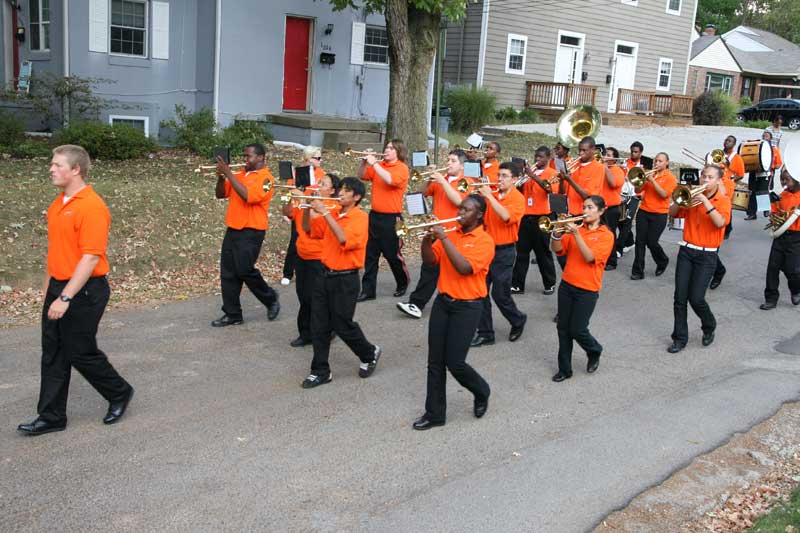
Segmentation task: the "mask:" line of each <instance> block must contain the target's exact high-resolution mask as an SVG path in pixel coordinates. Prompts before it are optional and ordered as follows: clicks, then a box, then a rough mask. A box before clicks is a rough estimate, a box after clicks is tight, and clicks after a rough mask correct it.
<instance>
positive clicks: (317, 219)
mask: <svg viewBox="0 0 800 533" xmlns="http://www.w3.org/2000/svg"><path fill="white" fill-rule="evenodd" d="M338 186H339V178H338V177H336V176H334V175H332V174H327V175H325V176H323V177H322V178H319V179H318V180H317V183H316V187H317V189H316V192H317V193H318V194H319V196H321V197H324V198H334V197H336V196H337V195H338V190H337V189H338ZM306 191H308V189H306ZM292 192H293V193H295V194H302V192H301V191H300V190H298V189H295V190H294V191H292ZM326 203H327V202H326ZM335 207H336V205H335V204H334V203H332V202H331V203H330V204H328V208H329V209H333V208H335ZM306 211H309V210H308V209H302V208H300V207H297V206H295V205H294V202H288V203H286V204H285V205H284V206H283V213H284V216H288V217H290V218H291V219H292V223H293V224H296V225H297V226H298V227H299V228H300V231H299V232H298V236H297V262H296V263H295V273H296V274H297V283H296V284H295V292H296V293H297V300H298V302H299V303H300V308H299V309H298V311H297V333H298V335H297V338H295V339H294V340H292V341H291V342H290V343H289V345H290V346H292V347H293V348H300V347H302V346H306V345H309V344H311V303H312V300H311V296H312V294H313V290H314V284H315V283H316V282H317V281H318V280H319V279H320V277H321V276H322V273H323V267H322V263H321V262H320V259H321V257H322V241H321V240H320V239H312V238H311V236H310V235H309V234H308V233H306V232H305V231H303V229H302V224H303V214H304V213H305V212H306ZM310 215H311V222H310V224H311V225H312V226H313V225H315V224H318V225H319V224H321V225H324V224H325V219H324V218H323V217H322V216H320V214H319V213H317V212H316V211H313V212H311V213H310Z"/></svg>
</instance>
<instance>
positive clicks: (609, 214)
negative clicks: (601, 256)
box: [601, 146, 625, 270]
mask: <svg viewBox="0 0 800 533" xmlns="http://www.w3.org/2000/svg"><path fill="white" fill-rule="evenodd" d="M618 161H620V159H619V150H617V149H616V148H613V147H611V146H609V147H608V148H606V153H605V156H603V163H605V166H606V168H605V170H606V175H605V179H604V180H603V189H602V192H601V195H602V197H603V199H604V200H605V201H606V216H605V219H606V225H608V229H610V230H611V234H612V235H614V249H613V250H611V253H610V254H609V256H608V261H607V262H606V270H615V269H616V268H617V252H616V247H617V242H616V236H617V227H618V226H619V217H620V205H621V204H622V187H623V185H625V171H624V170H622V167H621V166H620V165H618V164H617V162H618Z"/></svg>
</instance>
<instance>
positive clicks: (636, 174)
mask: <svg viewBox="0 0 800 533" xmlns="http://www.w3.org/2000/svg"><path fill="white" fill-rule="evenodd" d="M657 173H658V170H657V169H653V170H644V169H643V168H642V167H633V168H632V169H630V170H629V171H628V181H629V182H631V185H633V186H634V187H636V188H637V189H638V188H640V187H643V186H644V184H645V182H646V181H647V180H648V179H650V177H651V176H655V175H656V174H657Z"/></svg>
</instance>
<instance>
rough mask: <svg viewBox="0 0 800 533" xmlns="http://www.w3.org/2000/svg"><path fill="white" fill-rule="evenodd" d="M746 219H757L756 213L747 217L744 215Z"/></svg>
mask: <svg viewBox="0 0 800 533" xmlns="http://www.w3.org/2000/svg"><path fill="white" fill-rule="evenodd" d="M744 219H745V220H755V219H756V216H755V215H747V216H746V217H744Z"/></svg>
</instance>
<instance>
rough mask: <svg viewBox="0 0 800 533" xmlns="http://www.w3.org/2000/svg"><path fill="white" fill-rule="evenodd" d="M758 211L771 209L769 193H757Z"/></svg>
mask: <svg viewBox="0 0 800 533" xmlns="http://www.w3.org/2000/svg"><path fill="white" fill-rule="evenodd" d="M756 211H769V194H756Z"/></svg>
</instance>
